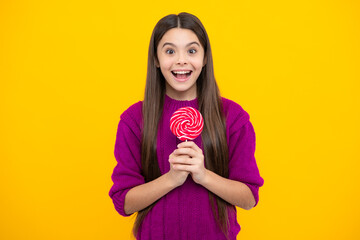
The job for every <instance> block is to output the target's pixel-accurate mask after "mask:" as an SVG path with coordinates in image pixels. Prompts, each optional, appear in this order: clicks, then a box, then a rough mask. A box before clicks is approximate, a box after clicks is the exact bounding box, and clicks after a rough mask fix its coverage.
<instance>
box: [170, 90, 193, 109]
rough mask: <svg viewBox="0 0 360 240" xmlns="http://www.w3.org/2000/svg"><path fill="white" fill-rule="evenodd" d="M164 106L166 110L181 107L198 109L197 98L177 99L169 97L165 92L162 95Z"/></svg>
mask: <svg viewBox="0 0 360 240" xmlns="http://www.w3.org/2000/svg"><path fill="white" fill-rule="evenodd" d="M164 107H165V108H166V109H167V110H173V111H176V110H177V109H179V108H181V107H193V108H196V109H198V99H197V98H195V99H192V100H177V99H173V98H171V97H169V96H168V95H167V94H165V97H164Z"/></svg>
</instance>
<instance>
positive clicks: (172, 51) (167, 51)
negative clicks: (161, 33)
mask: <svg viewBox="0 0 360 240" xmlns="http://www.w3.org/2000/svg"><path fill="white" fill-rule="evenodd" d="M169 51H171V53H170V52H169ZM166 53H169V54H173V53H174V50H172V49H168V50H166Z"/></svg>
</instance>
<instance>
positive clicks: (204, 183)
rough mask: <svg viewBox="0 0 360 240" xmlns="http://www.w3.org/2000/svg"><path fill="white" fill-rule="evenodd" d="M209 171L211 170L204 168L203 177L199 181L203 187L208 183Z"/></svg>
mask: <svg viewBox="0 0 360 240" xmlns="http://www.w3.org/2000/svg"><path fill="white" fill-rule="evenodd" d="M211 173H212V172H211V171H210V170H208V169H205V174H204V178H203V181H202V182H201V185H203V186H204V187H207V186H208V185H209V182H210V178H211Z"/></svg>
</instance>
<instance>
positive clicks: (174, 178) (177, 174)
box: [168, 152, 190, 187]
mask: <svg viewBox="0 0 360 240" xmlns="http://www.w3.org/2000/svg"><path fill="white" fill-rule="evenodd" d="M176 158H188V156H187V155H176V154H174V152H173V153H171V154H170V155H169V162H170V171H169V172H168V175H169V178H170V181H171V182H172V183H173V184H174V185H175V187H179V186H181V185H182V184H183V183H184V182H185V181H186V179H187V177H188V175H189V173H190V172H188V171H183V170H176V169H174V164H172V162H171V160H172V159H176Z"/></svg>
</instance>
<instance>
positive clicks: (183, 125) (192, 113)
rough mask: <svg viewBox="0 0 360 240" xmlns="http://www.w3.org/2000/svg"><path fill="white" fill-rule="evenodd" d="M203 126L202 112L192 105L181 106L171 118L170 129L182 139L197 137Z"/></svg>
mask: <svg viewBox="0 0 360 240" xmlns="http://www.w3.org/2000/svg"><path fill="white" fill-rule="evenodd" d="M203 127H204V122H203V117H202V116H201V113H200V112H199V111H198V110H196V109H195V108H192V107H182V108H179V109H178V110H176V111H175V112H174V113H173V115H172V116H171V118H170V129H171V131H172V133H173V134H175V136H177V137H178V138H179V139H180V140H181V141H184V140H193V139H195V138H196V137H197V136H199V135H200V134H201V131H202V130H203Z"/></svg>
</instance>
